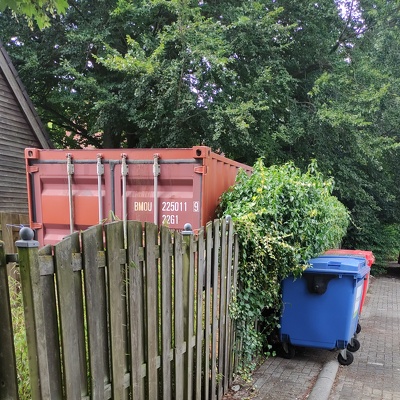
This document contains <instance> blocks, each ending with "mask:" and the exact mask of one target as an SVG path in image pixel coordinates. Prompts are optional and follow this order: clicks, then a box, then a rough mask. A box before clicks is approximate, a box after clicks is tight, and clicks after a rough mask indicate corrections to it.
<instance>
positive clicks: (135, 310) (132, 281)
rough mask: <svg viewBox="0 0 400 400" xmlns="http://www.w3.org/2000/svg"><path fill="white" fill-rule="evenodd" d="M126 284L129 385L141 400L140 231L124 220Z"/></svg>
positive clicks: (142, 343) (140, 229) (141, 306)
mask: <svg viewBox="0 0 400 400" xmlns="http://www.w3.org/2000/svg"><path fill="white" fill-rule="evenodd" d="M127 229H128V261H129V262H128V266H129V269H128V282H129V293H128V296H129V306H130V307H129V308H130V314H129V326H130V355H131V385H132V388H135V389H134V390H135V395H136V398H137V399H140V400H142V399H143V400H144V399H145V385H144V376H143V375H144V374H142V372H143V366H144V365H145V359H144V354H145V351H144V341H145V334H144V332H145V327H144V300H143V292H144V285H143V262H144V249H143V228H142V224H141V222H138V221H128V225H127Z"/></svg>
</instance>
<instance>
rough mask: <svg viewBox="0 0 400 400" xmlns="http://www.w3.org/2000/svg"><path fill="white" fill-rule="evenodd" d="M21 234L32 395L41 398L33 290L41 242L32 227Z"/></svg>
mask: <svg viewBox="0 0 400 400" xmlns="http://www.w3.org/2000/svg"><path fill="white" fill-rule="evenodd" d="M19 234H20V238H21V240H17V241H16V242H15V245H16V246H17V249H18V260H19V261H18V262H19V267H20V275H21V287H22V296H23V302H24V314H25V329H26V339H27V342H28V357H29V374H30V381H31V395H32V400H40V399H41V389H40V376H39V362H38V348H37V341H36V326H35V310H34V293H33V290H32V279H33V277H34V275H36V274H38V273H39V250H38V247H39V242H37V241H36V240H33V236H34V233H33V231H32V229H30V228H26V227H25V228H22V229H21V230H20V233H19ZM35 272H36V273H35Z"/></svg>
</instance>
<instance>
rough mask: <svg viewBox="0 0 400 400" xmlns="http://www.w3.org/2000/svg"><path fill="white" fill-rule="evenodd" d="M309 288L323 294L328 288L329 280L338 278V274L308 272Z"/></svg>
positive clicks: (306, 276) (312, 291) (310, 290)
mask: <svg viewBox="0 0 400 400" xmlns="http://www.w3.org/2000/svg"><path fill="white" fill-rule="evenodd" d="M305 278H306V280H307V289H308V291H309V292H310V293H315V294H319V295H322V294H324V293H325V292H326V291H327V289H328V284H329V282H330V281H331V280H332V279H334V278H337V275H332V274H307V275H305Z"/></svg>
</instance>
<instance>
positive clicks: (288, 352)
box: [282, 343, 296, 360]
mask: <svg viewBox="0 0 400 400" xmlns="http://www.w3.org/2000/svg"><path fill="white" fill-rule="evenodd" d="M282 348H283V351H282V357H283V358H286V359H287V360H291V359H292V358H294V356H295V355H296V350H295V348H294V347H293V346H292V345H291V344H289V343H284V344H283V345H282Z"/></svg>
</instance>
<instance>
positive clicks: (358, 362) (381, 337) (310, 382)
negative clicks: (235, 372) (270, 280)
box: [227, 267, 400, 400]
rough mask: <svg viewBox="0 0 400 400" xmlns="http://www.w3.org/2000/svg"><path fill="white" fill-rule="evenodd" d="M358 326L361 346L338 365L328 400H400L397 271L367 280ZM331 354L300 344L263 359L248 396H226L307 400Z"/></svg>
mask: <svg viewBox="0 0 400 400" xmlns="http://www.w3.org/2000/svg"><path fill="white" fill-rule="evenodd" d="M399 269H400V267H399ZM360 324H361V327H362V329H361V332H360V333H359V334H358V337H357V338H358V340H359V341H360V343H361V348H360V350H358V351H357V352H355V353H354V362H353V363H352V364H351V365H349V366H339V369H338V373H337V374H336V379H335V382H334V385H333V387H332V390H331V393H330V395H329V400H372V399H381V400H400V273H399V274H397V275H396V276H395V277H394V276H382V277H378V278H374V277H371V278H370V288H369V291H368V293H367V296H366V301H365V304H364V306H363V313H362V315H361V317H360ZM337 355H338V352H337V351H327V350H321V349H312V348H306V349H304V350H303V351H302V352H301V353H299V354H296V356H295V357H294V358H293V359H291V360H286V359H282V358H278V357H273V358H269V359H268V360H266V362H265V363H264V364H262V365H261V366H260V367H259V369H258V370H257V371H256V372H255V374H254V380H253V386H254V385H255V386H256V387H255V388H253V390H252V392H251V396H246V397H227V399H238V400H239V399H244V398H249V399H252V400H307V398H308V396H309V394H310V393H311V391H312V388H313V386H314V385H315V382H316V381H317V379H318V375H319V374H320V372H321V370H322V368H323V366H324V365H325V364H326V363H327V362H328V361H330V360H337ZM240 395H241V394H240V393H238V394H237V396H240Z"/></svg>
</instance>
